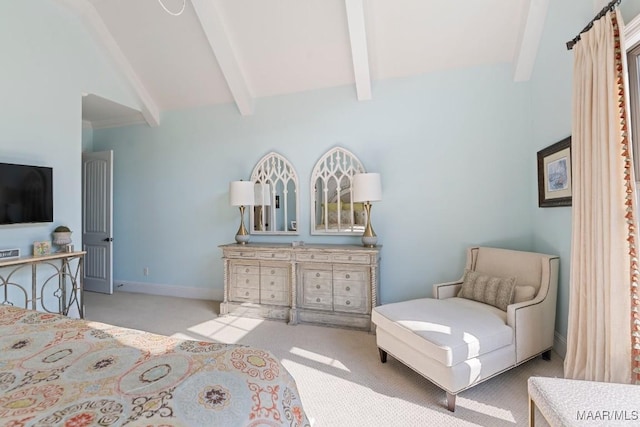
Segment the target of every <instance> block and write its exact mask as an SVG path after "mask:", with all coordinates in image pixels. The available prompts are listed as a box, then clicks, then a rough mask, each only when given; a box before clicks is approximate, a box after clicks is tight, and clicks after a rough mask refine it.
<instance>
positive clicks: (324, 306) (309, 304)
mask: <svg viewBox="0 0 640 427" xmlns="http://www.w3.org/2000/svg"><path fill="white" fill-rule="evenodd" d="M300 305H301V306H302V307H305V308H313V309H316V310H329V311H331V310H333V296H332V295H331V294H318V293H313V292H311V293H308V292H303V294H302V301H301V304H300Z"/></svg>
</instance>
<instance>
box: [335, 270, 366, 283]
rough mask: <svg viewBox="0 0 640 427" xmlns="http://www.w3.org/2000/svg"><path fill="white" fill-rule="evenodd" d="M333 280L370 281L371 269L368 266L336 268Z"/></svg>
mask: <svg viewBox="0 0 640 427" xmlns="http://www.w3.org/2000/svg"><path fill="white" fill-rule="evenodd" d="M332 277H333V280H334V281H341V282H360V283H366V282H368V281H369V269H368V268H354V267H352V268H344V269H343V268H338V267H336V268H334V270H333V275H332Z"/></svg>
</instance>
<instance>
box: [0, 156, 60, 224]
mask: <svg viewBox="0 0 640 427" xmlns="http://www.w3.org/2000/svg"><path fill="white" fill-rule="evenodd" d="M30 222H53V169H51V168H49V167H43V166H29V165H15V164H11V163H0V224H20V223H30Z"/></svg>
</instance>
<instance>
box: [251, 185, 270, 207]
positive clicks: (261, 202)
mask: <svg viewBox="0 0 640 427" xmlns="http://www.w3.org/2000/svg"><path fill="white" fill-rule="evenodd" d="M254 189H255V203H254V205H255V206H271V186H270V185H269V184H263V183H256V185H255V187H254Z"/></svg>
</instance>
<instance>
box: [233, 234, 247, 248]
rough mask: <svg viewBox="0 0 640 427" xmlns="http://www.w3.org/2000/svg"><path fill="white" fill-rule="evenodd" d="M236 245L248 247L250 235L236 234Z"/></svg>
mask: <svg viewBox="0 0 640 427" xmlns="http://www.w3.org/2000/svg"><path fill="white" fill-rule="evenodd" d="M236 243H237V244H239V245H246V244H247V243H249V235H248V234H236Z"/></svg>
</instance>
